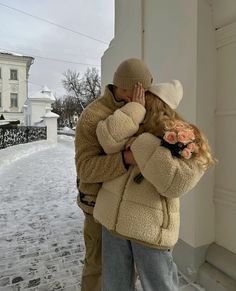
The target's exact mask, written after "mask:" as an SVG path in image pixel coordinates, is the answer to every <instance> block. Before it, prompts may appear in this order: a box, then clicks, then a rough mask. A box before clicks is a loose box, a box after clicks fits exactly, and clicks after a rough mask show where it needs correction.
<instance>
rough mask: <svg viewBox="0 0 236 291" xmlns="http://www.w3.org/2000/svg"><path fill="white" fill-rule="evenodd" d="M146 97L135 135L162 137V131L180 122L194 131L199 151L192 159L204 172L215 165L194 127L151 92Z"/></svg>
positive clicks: (206, 145)
mask: <svg viewBox="0 0 236 291" xmlns="http://www.w3.org/2000/svg"><path fill="white" fill-rule="evenodd" d="M146 97H147V98H146V106H145V107H146V117H145V119H144V121H143V123H142V124H141V125H140V127H139V130H138V132H137V135H139V134H141V133H143V132H150V133H152V134H154V135H156V136H159V137H163V135H164V131H165V130H168V129H171V128H173V126H174V124H175V121H176V120H180V121H182V122H184V123H185V124H186V125H187V126H188V127H190V128H192V129H193V130H194V134H195V143H196V144H197V146H198V148H199V150H198V153H196V154H195V155H194V157H193V158H194V159H195V160H196V162H197V163H198V165H199V166H200V167H201V168H202V169H203V170H206V169H207V168H208V167H209V166H210V165H211V164H214V163H215V160H214V159H213V157H212V153H211V149H210V146H209V144H208V141H207V138H206V137H205V136H204V134H203V133H202V132H201V131H200V130H199V129H198V128H197V127H196V126H195V125H193V124H191V123H188V122H186V121H185V120H184V119H183V118H182V117H181V116H180V115H179V114H178V113H177V112H176V111H174V110H173V109H172V108H170V106H169V105H167V104H166V103H165V102H163V101H162V100H161V99H160V98H158V97H157V96H155V95H153V94H152V93H151V92H149V91H148V92H147V93H146Z"/></svg>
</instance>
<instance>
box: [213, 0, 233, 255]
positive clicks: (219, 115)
mask: <svg viewBox="0 0 236 291" xmlns="http://www.w3.org/2000/svg"><path fill="white" fill-rule="evenodd" d="M213 9H214V11H215V13H214V25H215V26H216V27H219V29H218V30H217V31H216V47H217V104H216V154H217V158H218V159H219V164H218V166H217V168H216V189H215V202H216V221H215V224H216V242H217V243H218V244H219V245H221V246H223V247H225V248H226V249H228V250H230V251H232V252H233V253H236V232H235V231H234V230H233V229H234V221H236V179H235V173H236V156H235V153H234V149H235V144H236V93H235V92H236V1H229V0H227V1H224V2H223V1H219V0H217V1H215V2H214V5H213Z"/></svg>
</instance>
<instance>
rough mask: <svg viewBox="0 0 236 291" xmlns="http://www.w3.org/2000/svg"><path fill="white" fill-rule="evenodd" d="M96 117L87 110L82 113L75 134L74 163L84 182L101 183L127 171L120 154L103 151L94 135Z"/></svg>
mask: <svg viewBox="0 0 236 291" xmlns="http://www.w3.org/2000/svg"><path fill="white" fill-rule="evenodd" d="M98 118H99V117H97V115H96V114H94V112H89V110H87V112H86V115H85V114H82V116H81V117H80V120H79V122H78V124H77V127H76V134H75V165H76V170H77V175H78V176H79V178H80V179H81V180H82V181H83V182H84V183H102V182H105V181H108V180H112V179H114V178H116V177H118V176H120V175H122V174H124V173H126V172H127V169H126V168H125V165H124V162H123V158H122V154H121V152H119V153H114V154H111V155H107V154H105V153H104V151H103V149H102V147H101V145H100V144H99V142H98V140H97V137H96V127H97V120H96V119H98Z"/></svg>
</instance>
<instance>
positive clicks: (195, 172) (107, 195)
mask: <svg viewBox="0 0 236 291" xmlns="http://www.w3.org/2000/svg"><path fill="white" fill-rule="evenodd" d="M182 95H183V89H182V85H181V83H180V82H179V81H177V80H173V81H171V82H169V83H162V84H158V85H155V86H152V87H151V88H150V89H149V91H148V92H147V93H146V96H145V94H144V90H143V89H142V86H141V85H140V84H139V85H137V86H136V87H135V89H134V92H133V99H132V102H129V103H127V104H126V105H124V106H123V107H122V108H120V109H118V110H117V111H115V112H114V114H112V115H110V116H109V117H108V118H107V119H106V120H103V121H101V122H100V123H99V124H98V127H97V137H98V140H99V142H100V144H101V145H102V147H103V149H104V151H105V152H106V153H107V154H112V153H114V152H117V151H123V152H124V160H131V161H132V159H133V162H129V164H130V165H127V166H129V167H128V171H127V173H125V174H123V175H122V176H120V177H118V178H116V179H114V180H111V181H107V182H104V183H103V185H102V188H101V189H100V191H99V193H98V196H97V200H96V205H95V209H94V217H95V219H96V220H98V221H99V222H100V223H101V224H102V225H103V242H102V244H103V246H102V261H103V269H102V276H103V291H116V290H117V291H118V290H122V291H126V290H127V291H128V290H129V291H130V290H134V281H135V280H134V265H135V266H136V268H137V271H138V273H139V276H140V281H141V284H142V287H143V289H144V290H148V291H152V290H153V291H154V290H155V291H156V290H160V291H177V290H178V275H177V268H176V265H175V263H174V262H173V258H172V249H173V247H174V245H175V244H176V242H177V240H178V234H179V223H180V217H179V197H180V196H181V195H182V194H184V193H187V192H189V191H190V190H191V189H192V188H193V187H194V186H195V185H196V184H197V182H198V181H199V179H200V178H201V177H202V175H203V173H204V171H205V170H206V169H207V168H208V166H209V165H210V164H211V163H213V159H212V156H211V153H210V149H209V146H208V143H207V140H206V139H205V137H204V136H203V134H202V133H201V132H200V130H198V129H197V127H195V126H193V125H190V124H189V123H187V122H185V121H184V120H183V119H182V118H181V117H180V116H179V115H178V114H177V113H176V111H175V109H176V107H177V106H178V104H179V102H180V100H181V99H182ZM182 129H183V130H182ZM174 130H177V131H178V130H179V131H181V133H183V132H185V133H187V132H188V136H187V135H185V139H184V134H182V142H180V141H179V142H175V140H173V139H172V140H171V139H168V138H170V137H171V135H170V134H169V133H170V132H171V133H173V132H174ZM190 133H191V134H190ZM176 134H177V135H178V132H176ZM133 135H135V138H134V137H133ZM179 136H180V135H179ZM131 137H132V138H131ZM172 137H173V135H172ZM130 138H131V139H130ZM187 139H189V140H187ZM174 142H175V143H174ZM190 143H191V144H194V145H195V148H194V149H193V146H192V149H191V150H192V151H190V149H189V144H190ZM179 146H182V148H178V147H179ZM127 147H130V149H128V150H127ZM185 148H186V150H185ZM176 149H177V151H176ZM186 151H189V153H190V154H189V155H188V156H184V153H185V152H186ZM127 155H128V156H129V159H127V158H126V157H127Z"/></svg>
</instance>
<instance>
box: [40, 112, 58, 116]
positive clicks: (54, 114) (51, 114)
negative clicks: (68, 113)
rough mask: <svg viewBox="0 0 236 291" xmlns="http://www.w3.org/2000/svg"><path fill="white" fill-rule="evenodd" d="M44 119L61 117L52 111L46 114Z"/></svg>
mask: <svg viewBox="0 0 236 291" xmlns="http://www.w3.org/2000/svg"><path fill="white" fill-rule="evenodd" d="M42 117H59V115H58V114H56V113H54V112H52V111H48V112H47V113H45V114H44V116H42Z"/></svg>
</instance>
